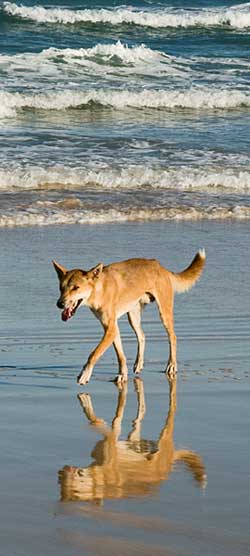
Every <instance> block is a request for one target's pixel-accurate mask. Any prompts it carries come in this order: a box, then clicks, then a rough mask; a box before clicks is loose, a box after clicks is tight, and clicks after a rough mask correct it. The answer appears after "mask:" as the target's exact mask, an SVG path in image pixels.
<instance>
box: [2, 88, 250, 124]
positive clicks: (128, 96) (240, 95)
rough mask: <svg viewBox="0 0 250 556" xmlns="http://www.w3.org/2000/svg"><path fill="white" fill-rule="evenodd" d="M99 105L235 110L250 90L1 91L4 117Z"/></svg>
mask: <svg viewBox="0 0 250 556" xmlns="http://www.w3.org/2000/svg"><path fill="white" fill-rule="evenodd" d="M91 105H99V106H102V107H104V108H112V109H115V110H125V109H127V108H136V109H142V108H149V109H157V110H176V109H188V110H207V109H208V110H211V109H212V110H214V109H220V110H232V109H237V108H241V107H249V106H250V92H244V91H240V90H237V89H235V90H230V89H224V90H220V89H216V88H208V87H207V88H206V87H203V88H199V89H198V88H195V87H194V88H191V89H189V90H168V91H166V90H156V89H143V90H140V91H131V90H124V89H121V90H119V89H114V90H112V89H109V90H106V89H90V90H86V91H80V90H70V89H64V90H60V91H48V92H46V93H29V94H25V93H10V92H5V91H1V92H0V118H11V117H15V116H16V115H17V111H18V110H27V109H28V110H31V109H32V110H49V111H50V110H67V109H72V108H75V109H76V108H77V109H80V108H84V107H89V106H91Z"/></svg>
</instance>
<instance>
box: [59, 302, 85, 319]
mask: <svg viewBox="0 0 250 556" xmlns="http://www.w3.org/2000/svg"><path fill="white" fill-rule="evenodd" d="M81 303H82V299H79V300H78V301H77V303H76V304H75V305H72V306H71V307H66V309H64V310H63V312H62V320H63V321H67V320H69V319H71V317H73V315H74V314H75V312H76V311H77V309H78V307H79V306H80V305H81Z"/></svg>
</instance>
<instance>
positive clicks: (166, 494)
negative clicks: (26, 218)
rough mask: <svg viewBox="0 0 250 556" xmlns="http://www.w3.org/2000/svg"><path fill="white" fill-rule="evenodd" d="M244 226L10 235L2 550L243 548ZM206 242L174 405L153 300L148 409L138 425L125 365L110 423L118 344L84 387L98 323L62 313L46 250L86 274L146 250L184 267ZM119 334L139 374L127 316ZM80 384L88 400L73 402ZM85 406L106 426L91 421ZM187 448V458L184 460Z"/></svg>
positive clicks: (179, 328)
mask: <svg viewBox="0 0 250 556" xmlns="http://www.w3.org/2000/svg"><path fill="white" fill-rule="evenodd" d="M248 236H249V227H248V225H247V224H242V223H241V224H240V223H238V224H237V223H234V224H229V223H227V224H226V223H224V224H223V223H215V222H214V223H209V222H202V223H199V224H197V223H182V224H178V225H177V224H174V223H150V224H134V223H133V224H131V223H130V224H121V225H116V226H115V225H105V226H95V227H92V226H86V227H84V228H82V227H81V226H73V227H54V228H52V227H48V228H40V229H38V228H32V229H26V230H22V234H20V231H18V230H17V229H15V230H2V231H1V243H0V249H1V261H2V262H3V261H4V266H3V264H2V265H1V290H0V303H1V307H2V315H1V316H2V318H1V322H0V349H1V371H0V382H1V388H0V396H1V403H0V429H1V464H0V465H1V479H2V481H1V483H2V504H1V509H0V518H1V519H0V523H1V526H0V529H1V553H2V554H3V555H4V556H9V555H10V556H13V554H18V555H19V556H20V555H21V556H22V555H25V556H29V554H30V555H31V554H32V555H33V554H34V552H35V553H36V554H37V555H38V556H39V555H40V554H41V555H43V554H45V553H46V554H57V553H58V554H59V553H60V554H62V555H64V554H65V555H67V556H68V555H69V554H72V555H73V554H74V555H77V554H82V553H83V552H84V554H89V555H92V554H93V555H95V556H97V555H99V554H100V555H106V554H107V555H108V554H112V553H115V552H116V553H117V552H119V553H120V554H124V555H125V554H127V553H128V552H130V553H131V554H135V555H137V554H150V555H151V554H159V555H163V554H164V555H165V554H173V555H174V554H178V555H182V554H187V555H190V556H191V555H192V556H194V555H197V556H199V555H200V554H204V555H207V556H211V554H215V555H219V556H222V555H223V556H224V555H225V556H228V555H229V556H230V555H235V554H237V555H242V556H245V555H246V554H248V552H249V543H250V537H249V519H248V513H249V512H248V511H249V494H248V491H249V488H248V487H249V465H248V461H249V442H248V423H249V377H250V372H249V358H250V348H249V345H250V343H249V326H248V322H249V314H250V311H249V296H248V280H247V276H248V275H249V257H246V253H247V245H248ZM31 238H32V241H31ZM114 239H115V240H114ZM201 246H204V247H205V248H206V250H207V255H208V260H207V266H206V269H205V272H204V275H203V277H202V279H201V281H200V282H199V284H197V285H196V286H195V288H194V289H193V290H191V291H190V292H188V293H187V294H183V295H179V296H177V297H176V306H175V321H176V332H177V336H178V366H179V373H178V381H177V390H176V407H175V400H174V398H173V397H172V405H171V403H170V404H169V384H168V381H167V380H166V377H165V374H164V373H162V371H164V369H165V365H166V360H167V355H168V346H167V342H166V338H165V333H164V331H163V329H162V326H161V325H160V321H159V318H158V315H157V311H156V310H155V309H154V307H153V306H152V307H151V308H147V309H146V310H145V315H144V319H143V327H144V330H145V332H146V338H147V343H146V358H145V359H146V362H145V369H144V371H143V375H142V382H139V387H138V384H137V391H138V389H139V391H140V400H141V406H140V407H141V413H140V414H139V419H137V422H134V419H135V418H136V416H137V417H138V392H137V393H136V391H135V386H136V385H134V383H133V377H132V373H131V374H130V378H129V383H128V392H127V398H126V395H125V394H126V393H125V394H124V396H123V398H121V395H120V405H119V406H118V407H119V408H120V409H119V411H118V414H117V415H118V416H120V417H122V419H121V422H119V419H118V420H116V422H115V423H114V427H115V428H114V430H113V433H112V431H110V425H111V423H112V420H113V419H114V417H115V413H116V410H117V404H118V401H119V400H118V398H119V392H118V390H117V388H116V387H115V386H114V384H113V383H112V382H110V380H111V379H112V378H114V376H115V374H116V370H117V368H116V365H117V364H116V359H115V355H114V353H113V351H112V349H110V350H108V352H107V353H106V354H105V356H104V357H103V358H102V359H101V361H100V362H99V364H98V365H97V366H96V368H95V371H94V374H93V376H92V379H91V381H90V383H89V384H88V385H87V387H85V388H83V387H81V388H79V387H78V386H77V384H76V376H77V373H78V372H79V370H80V368H81V365H82V364H83V362H84V361H85V360H86V358H87V356H88V354H89V352H90V350H91V347H92V346H94V345H95V344H96V343H97V341H98V339H99V338H100V335H101V329H100V325H99V324H98V322H97V321H96V319H94V318H93V316H92V315H91V314H90V313H89V312H88V311H87V310H86V309H82V310H81V313H80V312H79V313H78V314H77V315H76V316H75V317H74V319H72V321H70V322H69V323H67V324H65V323H63V322H62V321H61V320H60V312H59V311H58V310H57V309H56V307H55V302H56V299H57V297H58V284H57V278H56V275H55V272H54V269H53V268H52V265H50V260H51V259H52V258H56V259H57V260H58V261H59V262H61V263H62V264H64V265H66V266H68V267H73V266H82V267H83V268H88V267H91V266H92V265H93V264H95V263H96V262H99V261H101V260H103V261H104V262H105V263H108V262H110V261H113V260H118V259H120V258H126V257H128V256H131V255H133V256H134V255H137V256H144V255H147V256H149V257H150V256H157V257H158V258H159V259H160V260H161V262H162V263H164V264H166V266H168V267H169V268H170V269H172V270H180V269H183V268H184V267H185V266H187V264H188V263H189V262H190V260H191V258H192V256H193V254H194V253H195V251H196V250H197V249H198V248H199V247H201ZM6 269H8V271H7V272H6ZM6 300H8V302H7V301H6ZM121 330H122V337H123V339H124V349H125V353H126V354H127V355H128V362H129V368H130V369H131V368H132V364H133V359H134V356H135V349H136V346H135V339H134V337H133V335H132V334H131V332H130V330H129V328H128V326H127V323H126V320H123V319H122V321H121ZM86 392H87V393H88V394H89V396H90V397H89V398H88V397H86V396H85V397H83V398H82V406H81V404H80V403H79V402H80V400H79V399H78V397H77V396H78V394H79V393H85V394H86ZM143 395H144V396H145V406H146V412H145V415H144V411H143ZM125 398H126V399H125ZM90 402H91V403H92V405H93V410H94V412H95V414H96V416H97V417H98V418H100V419H103V420H104V421H105V422H106V423H107V425H106V426H104V425H103V424H102V423H100V422H99V424H97V425H96V426H94V425H90V424H89V422H88V419H87V416H86V413H87V415H88V408H89V403H90ZM84 403H85V413H84V410H83V405H84ZM86 405H87V409H86ZM122 412H124V413H123V416H122ZM167 418H168V419H167ZM166 419H167V422H166ZM165 423H166V425H167V428H165V429H164V424H165ZM119 427H121V431H119ZM140 427H141V439H142V441H140V438H139V432H140V431H139V429H140ZM131 430H132V431H133V433H134V434H132V436H130V437H129V440H128V441H127V437H128V435H129V434H130V433H131ZM164 431H165V432H164ZM119 432H120V434H119ZM114 433H115V434H114ZM160 434H161V444H159V437H160ZM164 450H165V451H164ZM180 450H182V451H183V450H185V452H184V454H183V452H182V456H185V457H182V459H181V458H180V459H179V461H176V462H175V463H174V454H175V456H176V454H179V455H181V453H180ZM117 454H118V455H117ZM160 454H163V455H165V457H163V458H162V459H160ZM188 455H189V457H188ZM118 456H119V458H120V459H119V466H117V465H116V462H117V457H118ZM194 456H195V457H194ZM157 458H158V467H157V465H156V461H157ZM177 459H178V458H177ZM148 464H149V465H151V469H150V473H149V472H148V467H147V466H148ZM105 466H106V467H105ZM145 466H146V467H145ZM153 466H155V467H153ZM138 469H139V471H138ZM152 469H154V471H152ZM135 470H136V471H135ZM109 471H110V472H109ZM205 475H206V477H205ZM128 477H129V480H128Z"/></svg>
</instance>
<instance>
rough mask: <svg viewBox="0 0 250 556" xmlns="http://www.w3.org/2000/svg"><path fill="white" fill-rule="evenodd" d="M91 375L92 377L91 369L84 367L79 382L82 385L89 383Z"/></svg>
mask: <svg viewBox="0 0 250 556" xmlns="http://www.w3.org/2000/svg"><path fill="white" fill-rule="evenodd" d="M90 377H91V370H89V369H87V368H85V367H84V368H83V370H82V372H81V373H80V374H79V375H78V377H77V383H78V384H81V385H84V384H87V383H88V382H89V379H90Z"/></svg>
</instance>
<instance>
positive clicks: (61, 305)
mask: <svg viewBox="0 0 250 556" xmlns="http://www.w3.org/2000/svg"><path fill="white" fill-rule="evenodd" d="M56 306H57V307H58V309H63V308H64V303H62V301H61V299H58V301H57V304H56Z"/></svg>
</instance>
